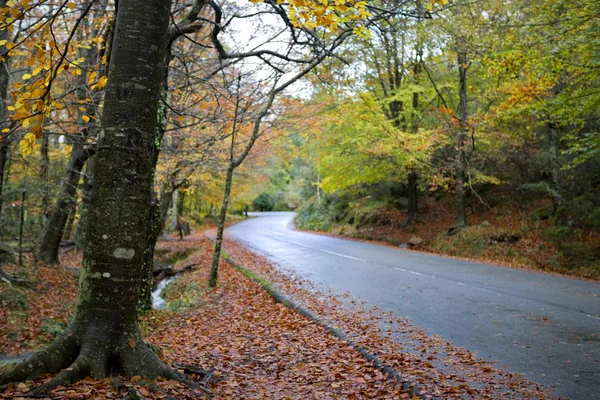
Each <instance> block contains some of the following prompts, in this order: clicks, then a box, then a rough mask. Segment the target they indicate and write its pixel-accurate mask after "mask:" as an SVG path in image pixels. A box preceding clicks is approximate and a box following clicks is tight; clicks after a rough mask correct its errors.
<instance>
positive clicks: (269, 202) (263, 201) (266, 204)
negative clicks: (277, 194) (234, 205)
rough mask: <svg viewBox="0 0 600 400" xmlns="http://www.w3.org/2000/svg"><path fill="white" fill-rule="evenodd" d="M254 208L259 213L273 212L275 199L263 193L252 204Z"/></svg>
mask: <svg viewBox="0 0 600 400" xmlns="http://www.w3.org/2000/svg"><path fill="white" fill-rule="evenodd" d="M252 206H253V207H254V209H255V210H257V211H271V210H273V199H272V198H271V196H270V195H269V194H267V193H261V194H260V195H258V197H257V198H256V199H254V201H253V202H252Z"/></svg>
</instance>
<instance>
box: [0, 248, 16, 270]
mask: <svg viewBox="0 0 600 400" xmlns="http://www.w3.org/2000/svg"><path fill="white" fill-rule="evenodd" d="M16 262H17V257H16V255H15V251H14V250H13V249H12V248H11V247H10V246H7V245H5V244H2V243H0V265H3V264H14V263H16Z"/></svg>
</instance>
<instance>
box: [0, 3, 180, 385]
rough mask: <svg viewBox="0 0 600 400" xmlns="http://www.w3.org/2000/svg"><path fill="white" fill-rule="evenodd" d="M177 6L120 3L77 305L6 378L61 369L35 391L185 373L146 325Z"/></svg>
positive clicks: (176, 376)
mask: <svg viewBox="0 0 600 400" xmlns="http://www.w3.org/2000/svg"><path fill="white" fill-rule="evenodd" d="M169 12H170V2H169V1H168V0H152V1H146V0H144V1H140V0H122V1H120V2H119V12H118V14H117V20H116V27H115V39H114V40H115V46H114V48H113V51H112V55H111V62H110V69H109V84H108V88H107V93H106V99H105V103H104V112H103V116H102V122H101V129H100V135H99V144H98V151H97V167H96V172H95V183H94V189H93V194H92V201H91V207H90V217H89V232H88V239H87V245H86V249H85V252H84V258H83V265H82V270H81V276H80V283H79V292H78V298H77V308H76V311H75V314H74V316H73V319H72V320H71V323H70V324H69V327H68V329H67V330H66V331H65V332H64V333H63V334H62V335H61V336H60V337H59V338H58V339H57V341H56V342H54V343H53V344H52V345H50V346H49V347H48V348H46V349H44V350H42V351H40V352H38V353H36V354H35V355H34V356H32V357H31V358H30V359H29V360H27V361H26V362H24V363H22V364H19V365H17V366H16V367H14V368H13V369H12V370H10V371H8V372H6V373H3V374H2V375H0V383H1V384H7V383H10V382H15V381H22V380H26V379H31V378H33V377H36V376H37V375H39V374H42V373H55V372H58V371H60V370H62V372H60V374H58V375H57V376H56V377H55V378H53V379H52V380H50V381H48V382H47V383H45V384H44V385H42V386H41V387H39V388H38V389H36V390H35V392H36V393H39V392H42V391H45V390H49V389H52V388H53V387H56V386H57V385H64V384H68V383H70V382H73V381H76V380H78V379H81V378H83V377H85V376H88V375H90V376H92V377H94V378H102V377H106V376H108V375H110V374H112V373H115V372H117V371H120V372H123V373H125V374H126V375H129V376H134V375H140V376H144V377H146V378H149V379H154V378H156V377H157V376H164V377H167V378H172V379H178V380H184V379H185V378H184V377H182V376H181V375H180V374H179V373H177V372H175V371H174V370H171V369H170V368H169V367H167V366H166V365H165V364H164V363H163V362H162V361H160V360H159V359H158V358H157V357H156V355H154V353H153V352H152V351H151V349H150V348H149V347H148V346H147V345H146V344H145V343H144V342H143V340H142V339H141V337H140V333H139V327H138V323H137V314H138V310H137V305H138V297H139V280H140V275H141V266H142V258H143V253H144V250H145V248H144V244H145V235H146V232H145V229H143V228H142V229H140V228H141V227H145V226H146V225H145V222H146V220H147V219H148V217H149V215H148V213H149V209H148V208H147V204H149V202H150V195H151V185H152V176H153V171H152V168H151V155H152V152H153V147H154V146H155V143H154V138H155V132H156V123H157V118H156V115H157V110H158V102H159V95H160V90H161V85H162V79H163V76H164V60H165V51H166V48H167V42H168V35H167V31H168V23H169ZM140 21H144V23H140ZM140 48H143V49H147V51H143V52H140V51H139V49H140Z"/></svg>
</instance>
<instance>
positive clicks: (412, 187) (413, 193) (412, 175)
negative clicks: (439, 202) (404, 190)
mask: <svg viewBox="0 0 600 400" xmlns="http://www.w3.org/2000/svg"><path fill="white" fill-rule="evenodd" d="M418 179H419V175H418V174H417V173H416V172H415V171H411V172H409V173H408V218H407V220H406V224H407V225H409V224H411V223H413V222H416V221H417V220H418V219H419V203H418V195H419V191H418V188H417V181H418Z"/></svg>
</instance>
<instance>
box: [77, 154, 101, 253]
mask: <svg viewBox="0 0 600 400" xmlns="http://www.w3.org/2000/svg"><path fill="white" fill-rule="evenodd" d="M95 169H96V156H94V155H92V156H91V157H90V158H89V159H88V160H87V162H86V164H85V173H84V174H83V185H82V188H81V189H82V190H81V192H82V195H81V206H80V207H79V222H77V229H76V230H75V249H76V250H83V248H84V247H85V237H86V234H87V225H88V215H89V212H88V211H89V209H90V200H91V196H92V186H93V183H94V171H95Z"/></svg>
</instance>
